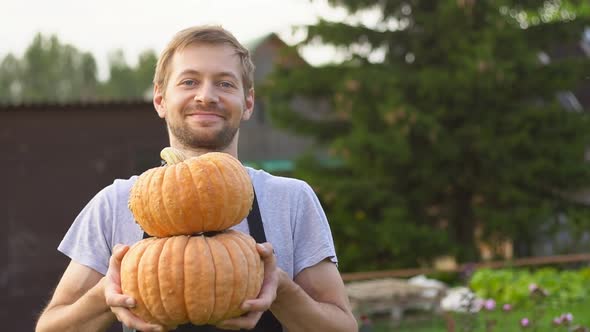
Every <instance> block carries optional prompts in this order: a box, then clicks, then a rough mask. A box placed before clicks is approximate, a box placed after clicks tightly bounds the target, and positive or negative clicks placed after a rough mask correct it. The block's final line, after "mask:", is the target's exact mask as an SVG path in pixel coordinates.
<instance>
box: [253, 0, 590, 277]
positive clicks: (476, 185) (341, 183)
mask: <svg viewBox="0 0 590 332" xmlns="http://www.w3.org/2000/svg"><path fill="white" fill-rule="evenodd" d="M331 3H332V4H334V5H338V6H342V7H343V8H345V9H348V10H349V12H350V13H363V12H366V11H368V10H373V11H375V10H376V11H377V12H378V13H379V15H380V19H379V20H378V21H377V22H376V23H362V22H361V23H356V21H355V20H354V19H352V14H351V17H350V18H349V19H346V20H344V21H342V22H331V21H327V20H320V21H319V22H318V23H317V24H315V25H311V26H308V27H307V32H308V37H307V39H306V40H305V43H308V42H321V43H323V44H326V45H332V46H335V47H337V49H338V50H340V51H341V52H342V53H343V54H345V55H346V60H345V61H344V62H342V63H338V64H329V65H325V66H320V67H310V66H298V67H292V68H281V69H279V70H277V71H276V72H275V73H274V76H273V77H272V79H271V80H270V84H269V85H268V86H265V87H264V89H263V90H262V93H259V94H258V95H259V96H260V95H263V96H265V97H266V99H267V102H268V105H269V107H268V108H267V109H268V110H269V111H270V112H271V115H272V118H273V121H275V123H276V124H277V125H280V126H282V127H284V128H287V129H289V130H292V131H294V132H296V133H300V134H302V135H306V136H309V137H312V138H315V139H316V141H317V143H318V146H317V149H316V150H315V151H313V152H311V153H310V155H309V156H307V157H305V158H303V160H302V161H300V163H299V164H298V167H297V172H298V173H296V175H297V176H300V177H303V178H305V179H306V180H308V181H309V182H310V183H312V184H313V185H314V187H315V188H317V189H318V191H319V194H320V197H321V199H322V202H323V203H324V205H325V207H326V209H327V211H328V215H329V217H330V221H331V223H332V225H333V226H332V230H333V232H334V233H335V241H336V244H337V247H338V251H339V258H340V261H341V267H342V268H343V269H344V270H347V271H350V270H367V269H388V268H394V267H400V266H416V265H423V264H429V262H430V260H431V259H432V258H433V257H436V256H439V255H443V254H451V255H456V256H457V257H458V258H459V260H460V261H464V262H465V261H473V260H477V259H478V258H479V257H478V256H479V254H478V251H477V247H476V238H475V236H474V233H475V230H476V226H478V228H480V230H481V231H482V232H481V237H482V239H483V240H487V241H489V242H490V243H491V244H492V245H494V244H496V243H498V242H499V241H502V240H505V239H513V240H515V241H516V242H517V243H518V244H519V247H524V248H525V249H526V248H530V247H531V245H532V244H533V243H534V241H535V238H537V237H538V235H539V234H538V229H539V227H538V225H539V224H551V223H553V222H555V220H556V218H555V215H557V214H558V213H562V214H564V215H565V216H566V218H568V220H570V221H571V222H572V223H575V224H576V225H580V227H582V228H583V227H586V229H587V227H588V226H590V218H589V217H590V210H589V209H588V208H587V207H586V206H584V205H582V204H578V203H576V201H575V200H573V199H572V196H571V195H570V194H571V193H574V192H577V191H578V190H580V189H583V188H587V187H588V185H589V184H590V172H589V171H590V169H589V167H588V165H587V164H585V163H584V153H585V150H586V148H587V146H588V142H590V135H589V134H590V131H588V126H589V124H590V123H589V118H588V114H586V113H585V112H574V111H566V110H564V108H563V106H562V105H561V104H559V102H558V101H557V98H556V94H557V93H559V92H561V91H568V90H572V89H574V88H575V87H577V86H578V84H579V83H580V82H582V81H583V80H584V79H585V77H586V76H587V73H588V72H590V61H589V60H588V59H586V58H577V57H566V58H555V57H554V58H552V61H551V62H550V63H547V64H544V63H542V62H541V61H539V58H538V55H539V53H540V52H546V53H548V54H550V55H553V54H554V53H552V52H553V51H554V50H555V49H556V48H559V47H561V46H567V45H569V44H567V43H568V42H570V41H572V40H576V39H575V38H577V40H579V38H581V36H582V32H583V28H582V27H584V25H585V24H588V22H590V16H589V15H590V13H589V10H588V5H587V2H584V1H581V2H575V1H565V0H562V1H559V0H555V1H547V2H546V3H543V2H538V1H509V0H504V1H470V0H464V1H458V0H441V1H426V0H416V1H411V2H409V1H379V0H363V1H357V0H333V1H331ZM537 16H538V17H537ZM535 17H537V18H535ZM525 27H526V29H525ZM555 29H557V30H559V31H561V33H560V34H554V33H552V32H548V31H549V30H550V31H553V30H555ZM305 98H307V99H308V100H315V101H320V102H322V103H326V104H329V105H330V111H327V112H322V113H321V114H320V113H319V112H318V114H313V113H314V111H315V110H314V109H306V110H305V111H301V110H297V105H296V104H297V103H295V102H293V100H296V99H305ZM310 114H312V115H313V116H310ZM318 155H319V156H322V157H323V158H331V159H333V160H338V161H340V162H341V166H338V167H332V168H325V167H321V164H320V162H318V161H317V160H315V158H314V157H311V156H318ZM574 216H575V217H574ZM574 219H575V222H574V221H573V220H574ZM549 228H550V227H549ZM526 251H527V250H524V252H523V254H529V252H526Z"/></svg>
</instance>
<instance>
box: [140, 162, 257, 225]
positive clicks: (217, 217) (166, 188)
mask: <svg viewBox="0 0 590 332" xmlns="http://www.w3.org/2000/svg"><path fill="white" fill-rule="evenodd" d="M253 199H254V191H253V188H252V181H251V180H250V177H249V176H248V172H247V171H246V169H245V168H244V167H243V165H242V164H241V163H240V162H239V161H238V160H237V159H236V158H234V157H232V156H231V155H229V154H227V153H222V152H210V153H206V154H203V155H201V156H199V157H193V158H189V159H186V160H183V161H179V162H178V163H176V164H173V165H168V166H163V167H156V168H152V169H149V170H147V171H146V172H144V173H143V174H141V175H140V176H139V178H138V179H137V181H136V182H135V183H134V185H133V187H132V188H131V193H130V197H129V209H130V210H131V212H132V213H133V216H134V217H135V220H136V222H137V223H138V224H139V225H140V226H141V228H142V229H143V230H144V231H145V232H147V233H148V234H150V235H151V236H156V237H167V236H175V235H191V234H199V233H202V232H213V231H222V230H224V229H228V228H230V227H232V226H234V225H236V224H238V223H240V222H241V221H242V220H243V219H244V218H245V217H246V216H247V215H248V212H249V211H250V209H251V208H252V201H253Z"/></svg>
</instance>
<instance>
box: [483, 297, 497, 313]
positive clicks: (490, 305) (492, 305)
mask: <svg viewBox="0 0 590 332" xmlns="http://www.w3.org/2000/svg"><path fill="white" fill-rule="evenodd" d="M483 307H484V308H485V309H486V310H489V311H491V310H494V309H495V308H496V301H494V300H492V299H488V300H486V301H485V302H484V303H483Z"/></svg>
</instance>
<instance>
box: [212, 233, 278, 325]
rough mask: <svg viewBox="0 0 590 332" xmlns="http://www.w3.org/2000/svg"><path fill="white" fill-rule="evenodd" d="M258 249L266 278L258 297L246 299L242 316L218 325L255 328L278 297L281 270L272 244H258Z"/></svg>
mask: <svg viewBox="0 0 590 332" xmlns="http://www.w3.org/2000/svg"><path fill="white" fill-rule="evenodd" d="M256 249H257V250H258V253H259V254H260V257H261V258H262V261H263V262H264V280H263V282H262V287H261V288H260V293H259V294H258V298H256V299H253V300H246V301H244V303H243V304H242V309H243V310H245V311H247V312H246V313H245V314H243V315H242V316H240V317H236V318H231V319H227V320H224V321H222V322H220V323H218V324H217V325H216V326H217V327H219V328H222V329H226V330H239V329H247V330H251V329H253V328H254V327H255V326H256V324H257V323H258V321H259V320H260V317H261V316H262V313H264V312H265V311H266V310H268V309H269V308H270V305H271V304H272V303H273V302H274V301H275V299H276V298H277V288H278V286H279V272H280V271H279V269H278V268H277V259H276V256H275V255H274V250H273V248H272V245H271V244H270V243H268V242H266V243H264V244H257V245H256Z"/></svg>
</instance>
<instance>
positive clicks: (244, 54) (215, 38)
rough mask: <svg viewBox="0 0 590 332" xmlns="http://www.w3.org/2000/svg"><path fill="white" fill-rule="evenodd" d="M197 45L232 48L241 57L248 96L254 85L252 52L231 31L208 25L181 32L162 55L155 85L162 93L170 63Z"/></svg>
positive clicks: (245, 89) (157, 68)
mask: <svg viewBox="0 0 590 332" xmlns="http://www.w3.org/2000/svg"><path fill="white" fill-rule="evenodd" d="M196 43H204V44H213V45H219V44H229V45H230V46H232V47H233V49H234V50H235V51H236V54H237V55H238V56H239V57H240V64H241V66H242V84H243V86H244V93H245V94H247V93H248V91H250V89H251V88H252V87H253V85H254V64H253V63H252V59H251V58H250V52H249V51H248V49H247V48H245V47H244V46H243V45H242V44H240V42H239V41H238V40H237V39H236V37H234V36H233V35H232V34H231V33H230V32H229V31H227V30H225V29H223V28H222V27H220V26H210V25H207V26H195V27H190V28H187V29H184V30H181V31H179V32H178V33H177V34H176V35H175V36H174V37H173V38H172V40H171V41H170V42H169V43H168V45H167V46H166V48H164V50H163V51H162V53H161V54H160V58H159V59H158V64H157V65H156V72H155V74H154V82H153V83H154V84H155V85H157V86H158V87H160V89H161V91H162V93H163V92H164V91H165V90H166V86H167V84H168V78H169V75H170V63H171V62H172V58H173V57H174V54H175V53H176V52H180V51H182V50H183V49H184V48H185V47H187V46H189V45H191V44H196Z"/></svg>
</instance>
